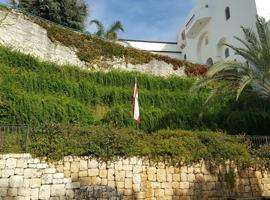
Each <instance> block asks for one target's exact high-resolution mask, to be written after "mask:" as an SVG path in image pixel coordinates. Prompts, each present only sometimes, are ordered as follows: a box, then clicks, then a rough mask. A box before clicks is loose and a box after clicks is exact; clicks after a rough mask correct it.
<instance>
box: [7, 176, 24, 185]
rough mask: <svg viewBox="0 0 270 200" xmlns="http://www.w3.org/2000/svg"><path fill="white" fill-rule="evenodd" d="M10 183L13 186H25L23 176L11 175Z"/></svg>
mask: <svg viewBox="0 0 270 200" xmlns="http://www.w3.org/2000/svg"><path fill="white" fill-rule="evenodd" d="M9 185H10V187H12V188H18V187H23V176H11V177H10V180H9Z"/></svg>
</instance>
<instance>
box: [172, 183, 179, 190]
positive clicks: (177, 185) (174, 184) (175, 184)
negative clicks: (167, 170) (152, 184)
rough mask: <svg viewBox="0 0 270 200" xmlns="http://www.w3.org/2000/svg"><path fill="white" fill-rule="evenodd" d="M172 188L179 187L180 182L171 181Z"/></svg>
mask: <svg viewBox="0 0 270 200" xmlns="http://www.w3.org/2000/svg"><path fill="white" fill-rule="evenodd" d="M172 188H173V189H177V188H180V182H173V183H172Z"/></svg>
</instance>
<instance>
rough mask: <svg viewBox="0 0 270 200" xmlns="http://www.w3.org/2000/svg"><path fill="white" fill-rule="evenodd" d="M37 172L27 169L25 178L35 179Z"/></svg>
mask: <svg viewBox="0 0 270 200" xmlns="http://www.w3.org/2000/svg"><path fill="white" fill-rule="evenodd" d="M36 172H37V170H36V169H31V168H29V169H28V168H27V169H25V170H24V178H32V177H35V175H36Z"/></svg>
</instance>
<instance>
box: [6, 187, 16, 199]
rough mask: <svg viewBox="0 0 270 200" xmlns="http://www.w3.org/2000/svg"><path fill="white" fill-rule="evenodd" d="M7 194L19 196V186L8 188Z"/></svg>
mask: <svg viewBox="0 0 270 200" xmlns="http://www.w3.org/2000/svg"><path fill="white" fill-rule="evenodd" d="M7 194H8V196H11V197H16V196H18V188H8V191H7Z"/></svg>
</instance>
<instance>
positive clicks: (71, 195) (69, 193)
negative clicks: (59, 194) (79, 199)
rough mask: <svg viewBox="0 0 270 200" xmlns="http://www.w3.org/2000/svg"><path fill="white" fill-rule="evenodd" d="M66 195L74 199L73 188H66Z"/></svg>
mask: <svg viewBox="0 0 270 200" xmlns="http://www.w3.org/2000/svg"><path fill="white" fill-rule="evenodd" d="M66 196H67V198H68V199H74V191H73V190H67V191H66Z"/></svg>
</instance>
